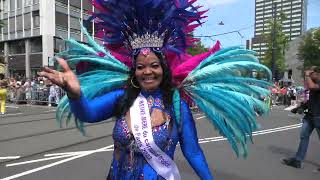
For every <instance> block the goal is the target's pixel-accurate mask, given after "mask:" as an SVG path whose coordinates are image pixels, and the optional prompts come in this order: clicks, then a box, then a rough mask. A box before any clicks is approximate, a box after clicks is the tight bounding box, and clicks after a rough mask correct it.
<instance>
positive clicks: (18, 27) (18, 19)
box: [16, 15, 22, 31]
mask: <svg viewBox="0 0 320 180" xmlns="http://www.w3.org/2000/svg"><path fill="white" fill-rule="evenodd" d="M16 20H17V31H22V15H20V16H17V19H16Z"/></svg>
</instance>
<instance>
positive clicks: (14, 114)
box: [3, 113, 22, 116]
mask: <svg viewBox="0 0 320 180" xmlns="http://www.w3.org/2000/svg"><path fill="white" fill-rule="evenodd" d="M20 114H22V113H14V114H4V115H3V116H14V115H20Z"/></svg>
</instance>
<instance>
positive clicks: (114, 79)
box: [56, 28, 129, 133]
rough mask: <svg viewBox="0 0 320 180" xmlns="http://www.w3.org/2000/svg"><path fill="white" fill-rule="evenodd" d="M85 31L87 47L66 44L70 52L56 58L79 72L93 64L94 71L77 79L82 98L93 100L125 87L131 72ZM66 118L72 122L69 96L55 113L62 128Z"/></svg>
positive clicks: (69, 42)
mask: <svg viewBox="0 0 320 180" xmlns="http://www.w3.org/2000/svg"><path fill="white" fill-rule="evenodd" d="M82 30H83V32H84V33H85V35H86V37H87V39H88V45H86V44H82V43H79V42H77V41H75V40H73V39H69V40H67V43H68V45H69V46H68V48H69V49H68V50H67V51H65V52H61V53H59V54H58V55H57V56H62V57H64V58H65V59H66V60H67V62H68V64H69V66H70V67H72V68H76V67H77V65H78V64H79V63H81V62H88V63H90V67H92V68H93V69H92V70H91V69H88V70H87V72H84V73H82V74H80V75H78V79H79V81H80V84H81V90H82V93H83V95H84V96H85V97H86V98H88V99H93V98H95V97H98V96H101V95H103V94H105V93H107V92H110V91H112V90H114V89H117V88H120V87H123V86H124V85H125V82H126V81H127V79H128V74H129V68H128V67H127V66H126V65H124V64H123V63H121V62H120V61H118V60H117V59H115V58H114V57H113V56H112V55H111V54H110V53H109V52H108V51H106V50H105V49H104V47H103V46H100V45H99V44H98V43H96V42H95V41H94V40H93V39H92V38H91V36H90V35H89V34H88V33H87V31H86V29H85V28H82ZM94 82H97V83H94ZM65 118H66V124H68V123H69V121H70V120H71V118H72V113H71V112H70V107H69V101H68V98H67V97H66V96H64V97H63V98H62V99H61V101H60V102H59V105H58V108H57V112H56V119H57V121H58V123H59V125H60V126H62V122H63V120H64V119H65ZM75 124H76V126H77V128H78V129H79V130H80V131H81V132H83V133H84V129H83V122H81V121H79V120H78V119H75Z"/></svg>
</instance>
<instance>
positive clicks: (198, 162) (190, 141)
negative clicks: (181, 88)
mask: <svg viewBox="0 0 320 180" xmlns="http://www.w3.org/2000/svg"><path fill="white" fill-rule="evenodd" d="M181 110H182V111H181V120H182V123H181V132H180V140H179V142H180V145H181V150H182V153H183V155H184V156H185V158H186V159H187V161H188V162H189V164H190V165H191V167H192V168H193V169H194V171H195V172H196V173H197V175H198V176H199V177H200V178H201V179H205V180H209V179H213V176H212V175H211V172H210V169H209V167H208V164H207V161H206V159H205V156H204V154H203V152H202V150H201V148H200V145H199V143H198V136H197V131H196V126H195V122H194V120H193V117H192V114H191V112H190V109H189V106H188V105H187V103H186V102H184V101H182V104H181Z"/></svg>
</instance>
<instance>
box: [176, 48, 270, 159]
mask: <svg viewBox="0 0 320 180" xmlns="http://www.w3.org/2000/svg"><path fill="white" fill-rule="evenodd" d="M252 71H256V72H259V74H264V75H265V77H264V78H265V79H264V80H259V79H256V78H253V77H252V76H249V75H248V72H252ZM249 74H251V73H249ZM270 79H271V73H270V70H269V69H268V68H267V67H266V66H264V65H262V64H260V63H259V61H258V59H257V58H256V57H255V52H254V51H250V50H246V49H243V48H240V47H231V48H226V49H222V50H220V51H218V52H216V53H215V54H213V55H211V56H209V57H208V58H207V59H205V60H204V61H202V62H201V63H200V64H199V65H198V66H197V67H196V68H195V69H194V70H193V71H191V72H190V73H189V75H188V76H187V77H186V78H185V79H184V81H183V82H182V85H181V86H182V89H183V91H184V92H185V93H186V94H187V95H188V96H189V97H191V98H192V100H193V101H194V102H195V103H196V104H197V105H198V107H199V108H200V109H201V110H202V111H203V112H204V113H205V114H206V116H207V117H208V119H209V120H210V122H211V123H212V124H213V125H214V126H215V127H216V128H217V129H218V130H219V132H220V134H221V135H223V136H225V137H226V138H227V139H228V141H229V142H230V144H231V146H232V148H233V149H234V151H235V152H236V154H237V155H238V156H239V155H240V154H241V155H243V156H244V157H245V156H246V155H247V149H246V142H247V140H248V138H249V139H250V140H251V137H252V132H253V130H255V129H257V128H258V124H257V122H256V118H257V115H258V114H259V115H261V114H264V113H266V112H268V107H267V106H266V104H265V103H264V102H263V101H262V100H261V98H262V97H266V96H268V94H269V90H268V87H269V86H271V83H270V82H269V81H270Z"/></svg>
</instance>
